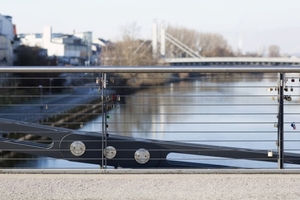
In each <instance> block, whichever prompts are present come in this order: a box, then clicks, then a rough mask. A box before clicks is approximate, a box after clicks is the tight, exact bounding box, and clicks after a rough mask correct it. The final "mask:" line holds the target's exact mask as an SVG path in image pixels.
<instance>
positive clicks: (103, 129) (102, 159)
mask: <svg viewBox="0 0 300 200" xmlns="http://www.w3.org/2000/svg"><path fill="white" fill-rule="evenodd" d="M101 101H102V140H101V141H102V144H101V146H102V155H101V168H102V169H103V167H104V131H105V128H104V126H105V123H104V117H105V114H104V73H102V76H101Z"/></svg>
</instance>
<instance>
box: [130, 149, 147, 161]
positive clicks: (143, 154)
mask: <svg viewBox="0 0 300 200" xmlns="http://www.w3.org/2000/svg"><path fill="white" fill-rule="evenodd" d="M134 159H135V160H136V162H138V163H140V164H145V163H147V162H148V161H149V160H150V153H149V151H148V150H146V149H138V150H136V152H135V153H134Z"/></svg>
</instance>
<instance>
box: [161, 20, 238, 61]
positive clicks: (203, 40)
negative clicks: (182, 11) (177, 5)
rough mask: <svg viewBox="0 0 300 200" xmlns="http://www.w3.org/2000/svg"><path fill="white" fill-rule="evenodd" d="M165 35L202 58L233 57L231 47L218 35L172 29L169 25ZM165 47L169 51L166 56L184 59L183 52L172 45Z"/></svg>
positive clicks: (179, 28)
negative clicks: (167, 34)
mask: <svg viewBox="0 0 300 200" xmlns="http://www.w3.org/2000/svg"><path fill="white" fill-rule="evenodd" d="M167 33H169V34H170V35H172V36H173V37H175V38H176V39H177V40H179V41H180V42H182V43H183V44H185V45H186V46H188V47H189V48H191V49H193V50H194V51H195V52H198V53H199V54H200V55H202V56H207V57H213V56H220V57H224V56H233V52H232V50H231V47H230V46H229V45H228V44H227V41H226V40H225V39H224V38H223V36H221V35H219V34H215V33H201V32H198V31H196V30H193V29H187V28H184V27H174V26H171V25H169V26H168V27H167ZM166 46H167V48H166V49H169V51H168V52H167V54H168V56H171V57H186V55H185V54H184V52H182V50H180V49H179V48H176V47H175V46H174V45H173V44H172V43H170V42H168V43H166Z"/></svg>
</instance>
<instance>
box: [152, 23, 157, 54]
mask: <svg viewBox="0 0 300 200" xmlns="http://www.w3.org/2000/svg"><path fill="white" fill-rule="evenodd" d="M152 57H153V59H154V60H156V58H157V21H156V20H154V22H153V27H152Z"/></svg>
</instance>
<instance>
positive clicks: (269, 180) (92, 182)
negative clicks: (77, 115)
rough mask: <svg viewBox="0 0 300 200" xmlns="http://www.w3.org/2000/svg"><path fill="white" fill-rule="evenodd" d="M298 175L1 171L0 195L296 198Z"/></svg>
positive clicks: (11, 196)
mask: <svg viewBox="0 0 300 200" xmlns="http://www.w3.org/2000/svg"><path fill="white" fill-rule="evenodd" d="M299 185H300V175H299V174H121V175H120V174H0V190H1V191H2V192H1V199H23V200H26V199H28V200H29V199H37V200H40V199H43V200H44V199H78V200H80V199H89V200H92V199H102V200H106V199H109V200H114V199H138V200H143V199H147V200H152V199H153V200H154V199H165V200H168V199H170V200H173V199H193V200H194V199H243V200H247V199H261V200H264V199H272V200H273V199H299V197H300V192H299Z"/></svg>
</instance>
